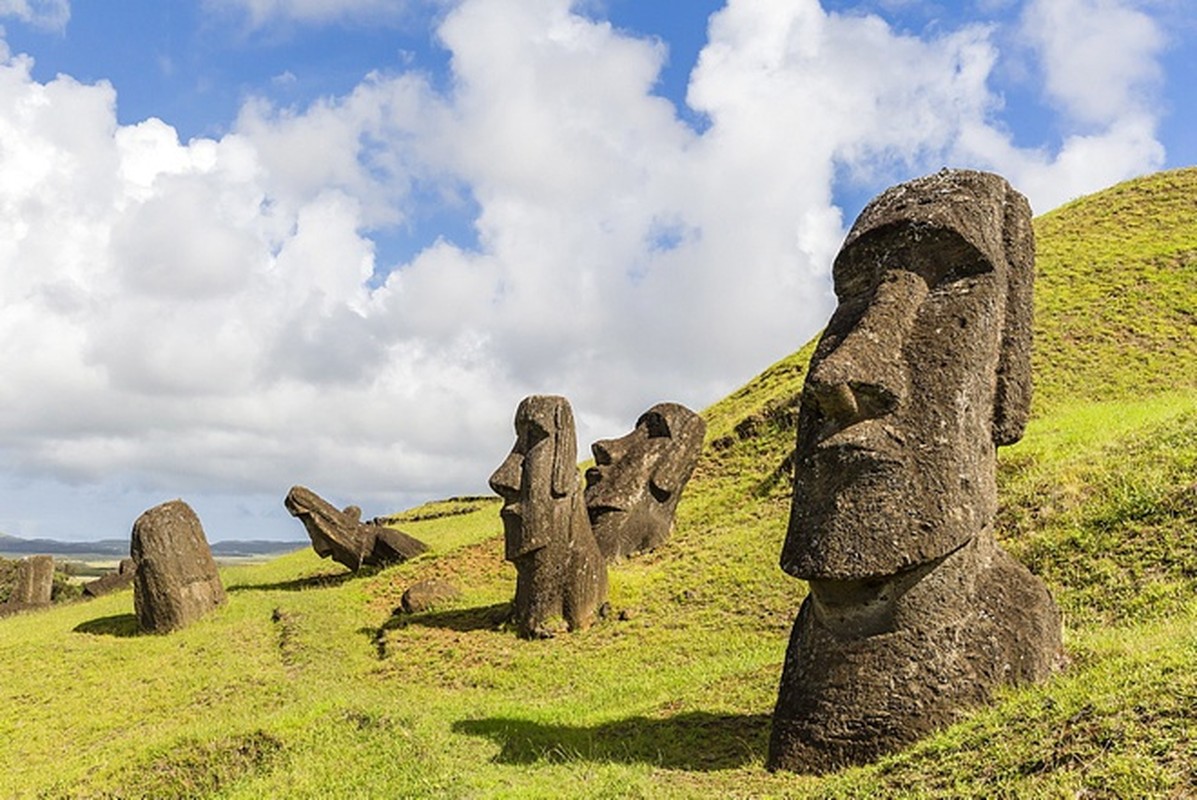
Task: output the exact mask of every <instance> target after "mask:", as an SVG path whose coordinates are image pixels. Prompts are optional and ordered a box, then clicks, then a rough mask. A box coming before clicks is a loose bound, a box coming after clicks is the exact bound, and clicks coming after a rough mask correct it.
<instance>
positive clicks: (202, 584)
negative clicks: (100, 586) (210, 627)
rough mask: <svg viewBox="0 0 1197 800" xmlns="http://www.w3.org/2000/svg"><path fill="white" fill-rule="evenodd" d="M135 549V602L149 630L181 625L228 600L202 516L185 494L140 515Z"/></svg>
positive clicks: (143, 626) (140, 621)
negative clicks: (186, 500)
mask: <svg viewBox="0 0 1197 800" xmlns="http://www.w3.org/2000/svg"><path fill="white" fill-rule="evenodd" d="M129 550H130V555H131V556H132V557H133V562H134V564H135V575H134V579H133V607H134V610H135V611H136V613H137V623H138V625H139V626H140V628H141V629H142V630H143V631H147V632H149V633H167V632H169V631H173V630H177V629H179V628H182V627H184V626H186V625H188V624H190V623H192V622H194V621H195V620H197V619H199V618H200V617H202V616H203V615H205V614H207V613H208V612H210V611H212V610H213V609H215V608H216V607H217V606H219V605H221V604H222V603H224V602H225V593H224V586H223V585H221V582H220V575H219V574H218V573H217V571H216V562H215V561H214V560H213V559H212V550H211V548H210V547H209V546H208V540H207V539H206V538H205V537H204V529H203V527H202V526H201V525H200V521H199V517H197V516H196V515H195V512H194V511H192V510H191V506H189V505H187V504H186V503H184V502H183V501H182V500H171V501H170V502H167V503H163V504H162V505H160V506H155V507H154V508H151V509H150V510H149V511H146V512H145V513H144V514H142V515H141V516H140V517H138V518H137V521H136V522H134V523H133V538H132V543H131V545H130V548H129Z"/></svg>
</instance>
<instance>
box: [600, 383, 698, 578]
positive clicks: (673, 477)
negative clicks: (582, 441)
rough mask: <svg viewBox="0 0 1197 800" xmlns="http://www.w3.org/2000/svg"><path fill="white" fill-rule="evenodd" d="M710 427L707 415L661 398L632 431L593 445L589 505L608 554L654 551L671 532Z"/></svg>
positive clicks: (610, 555) (613, 556)
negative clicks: (676, 512)
mask: <svg viewBox="0 0 1197 800" xmlns="http://www.w3.org/2000/svg"><path fill="white" fill-rule="evenodd" d="M706 429H707V426H706V423H705V422H704V421H703V419H702V417H700V416H698V415H697V414H695V413H694V412H693V411H691V410H690V409H688V408H686V407H685V406H683V405H678V404H677V403H658V404H657V405H655V406H653V407H652V408H650V409H649V410H648V411H645V412H644V413H643V414H641V415H640V419H638V420H636V427H635V428H633V429H632V431H631V432H630V433H628V434H627V435H625V436H621V437H620V438H618V439H602V440H599V441H597V442H595V443H594V444H592V445H591V446H590V450H591V452H592V453H593V454H594V466H593V467H591V468H590V469H588V470H587V471H586V510H587V512H588V513H589V514H590V523H591V526H592V527H593V528H594V538H595V539H596V540H597V541H598V546H599V550H601V551H602V553H603V556H604V557H605V558H607V559H608V560H613V559H619V558H623V557H625V556H628V555H631V554H632V553H637V552H640V551H641V550H652V549H653V548H655V547H657V546H658V545H660V544H661V543H662V542H664V541H665V539H666V538H668V537H669V531H670V529H671V528H672V527H673V515H674V512H675V511H677V504H678V500H680V499H681V496H682V489H683V488H685V486H686V482H687V481H688V480H690V474H691V473H692V472H694V465H695V464H696V463H697V462H698V455H699V453H700V452H701V451H702V439H703V436H704V435H705V434H706Z"/></svg>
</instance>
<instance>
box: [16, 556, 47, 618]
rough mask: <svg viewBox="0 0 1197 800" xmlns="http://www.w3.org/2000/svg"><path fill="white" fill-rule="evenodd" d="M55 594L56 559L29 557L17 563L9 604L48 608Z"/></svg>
mask: <svg viewBox="0 0 1197 800" xmlns="http://www.w3.org/2000/svg"><path fill="white" fill-rule="evenodd" d="M53 593H54V558H53V557H52V556H27V557H25V558H22V559H21V560H20V561H18V562H17V575H16V581H15V582H14V583H13V587H12V595H11V596H10V597H9V602H10V603H12V604H13V605H21V606H48V605H50V599H51V597H52V596H53Z"/></svg>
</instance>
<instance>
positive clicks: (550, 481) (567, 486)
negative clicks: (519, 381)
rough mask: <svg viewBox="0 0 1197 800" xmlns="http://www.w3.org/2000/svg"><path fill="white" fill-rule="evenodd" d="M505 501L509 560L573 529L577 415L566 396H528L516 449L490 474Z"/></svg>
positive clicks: (520, 413)
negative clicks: (575, 425) (571, 518)
mask: <svg viewBox="0 0 1197 800" xmlns="http://www.w3.org/2000/svg"><path fill="white" fill-rule="evenodd" d="M490 488H491V489H492V490H494V492H495V494H497V495H499V497H501V498H503V508H502V510H501V511H500V512H499V515H500V518H501V519H502V520H503V539H504V542H505V549H506V558H507V560H508V561H515V559H517V558H519V557H520V556H524V555H528V554H529V553H532V552H534V551H536V550H539V549H540V548H542V547H545V546H547V545H549V544H551V543H552V542H553V540H554V537H558V536H560V534H562V533H563V532H566V531H568V530H569V527H570V514H571V511H572V505H573V502H574V499H575V496H576V494H577V491H578V445H577V434H576V433H575V427H574V412H573V410H572V409H571V408H570V406H569V402H568V401H567V400H566V399H565V398H564V397H557V396H553V395H532V396H531V397H525V398H524V399H523V400H522V401H521V402H520V404H519V408H517V409H516V412H515V445H514V446H513V447H512V448H511V452H510V453H509V454H508V455H507V458H506V459H505V460H504V461H503V463H502V464H500V465H499V468H498V469H496V470H495V471H494V474H492V475H491V476H490Z"/></svg>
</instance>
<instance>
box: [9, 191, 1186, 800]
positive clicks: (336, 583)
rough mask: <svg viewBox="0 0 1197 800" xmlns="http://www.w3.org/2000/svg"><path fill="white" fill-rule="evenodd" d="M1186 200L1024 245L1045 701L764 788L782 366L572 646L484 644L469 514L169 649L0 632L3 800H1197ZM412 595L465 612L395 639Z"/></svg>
mask: <svg viewBox="0 0 1197 800" xmlns="http://www.w3.org/2000/svg"><path fill="white" fill-rule="evenodd" d="M1195 199H1197V170H1187V171H1181V172H1174V173H1166V174H1163V175H1158V176H1152V177H1149V178H1146V179H1143V180H1141V181H1135V182H1131V183H1130V184H1125V185H1122V186H1119V187H1115V188H1113V189H1111V190H1108V191H1107V192H1103V193H1101V194H1099V195H1095V196H1092V197H1089V198H1085V199H1083V200H1080V201H1077V202H1076V203H1073V204H1071V205H1069V206H1067V207H1065V208H1062V209H1060V210H1058V211H1056V212H1053V213H1052V214H1050V215H1047V216H1045V217H1043V218H1041V219H1040V220H1039V221H1038V223H1037V226H1038V232H1039V242H1040V252H1041V253H1042V256H1041V261H1040V272H1041V275H1042V279H1041V282H1040V284H1039V291H1038V300H1037V303H1038V318H1037V336H1038V342H1039V343H1040V345H1039V350H1038V351H1037V356H1036V374H1037V381H1038V386H1039V395H1038V397H1037V400H1036V417H1035V419H1034V420H1033V421H1032V423H1031V425H1030V428H1029V430H1028V432H1027V436H1026V437H1025V439H1024V441H1023V442H1022V443H1020V444H1018V445H1016V446H1014V447H1011V448H1007V449H1005V450H1004V451H1003V457H1002V465H1001V472H1000V481H1001V491H1002V499H1003V502H1002V509H1001V512H1000V518H999V526H1000V533H1001V538H1002V540H1003V542H1004V544H1005V546H1007V547H1008V548H1010V549H1011V550H1012V551H1013V552H1015V553H1016V554H1017V555H1018V556H1019V557H1020V558H1021V559H1023V560H1024V561H1025V562H1026V563H1028V564H1029V565H1030V566H1031V567H1032V569H1034V570H1035V571H1036V572H1037V573H1039V574H1041V575H1042V576H1043V577H1044V579H1045V580H1046V581H1047V582H1048V584H1049V585H1050V586H1051V588H1052V590H1053V592H1054V593H1055V595H1056V597H1057V599H1058V600H1059V602H1060V604H1061V607H1062V608H1063V609H1064V612H1065V615H1066V626H1067V630H1066V645H1067V648H1068V651H1069V654H1070V656H1071V659H1072V662H1071V666H1070V667H1069V669H1068V670H1067V671H1066V672H1065V673H1064V674H1062V675H1060V676H1059V677H1057V678H1055V679H1053V680H1052V681H1050V682H1048V683H1046V684H1044V685H1042V686H1036V687H1032V688H1027V689H1022V690H1018V691H1014V690H1010V691H1006V692H1004V693H1002V694H1001V696H1000V697H999V698H998V699H997V702H996V703H995V704H994V705H993V706H992V707H990V708H986V709H980V710H976V711H974V712H972V713H969V714H966V715H964V716H963V717H962V719H961V721H960V722H959V723H958V724H957V725H955V726H954V727H952V728H950V729H948V730H946V731H944V732H942V733H940V734H937V735H935V736H933V737H931V738H929V739H927V740H926V741H924V742H922V743H920V744H919V745H918V746H916V747H914V748H912V749H911V750H909V751H907V752H905V753H902V754H900V755H897V756H894V757H891V758H888V759H885V760H883V761H881V762H879V763H878V764H875V765H872V766H869V767H866V768H860V769H852V770H847V771H845V772H843V773H840V774H838V775H833V776H828V777H825V778H812V777H805V776H796V775H770V774H769V773H767V772H765V771H764V769H763V767H762V764H763V760H764V754H765V746H766V740H767V736H768V725H769V714H770V712H771V709H772V704H773V700H774V697H775V692H776V683H777V679H778V676H779V674H780V667H781V661H782V655H783V650H784V646H785V640H786V637H787V635H788V632H789V628H790V625H791V623H792V621H793V616H794V613H795V611H796V609H797V607H798V604H799V602H800V601H801V598H802V596H803V593H804V588H803V584H802V583H801V582H799V581H795V580H792V579H790V578H788V577H786V576H784V575H783V574H782V573H781V572H780V570H778V568H777V567H776V562H777V557H778V552H779V548H780V543H781V539H782V536H783V534H784V530H785V521H786V515H787V513H788V500H787V497H788V492H789V486H788V480H789V478H788V471H787V457H788V455H789V453H790V450H791V448H792V446H793V435H794V431H793V425H794V413H793V407H794V402H795V400H796V397H797V395H798V392H799V391H800V389H801V384H802V378H803V374H804V370H805V364H806V360H807V358H808V356H809V352H800V353H796V354H795V355H794V356H791V357H789V358H786V359H783V360H782V361H780V362H778V363H777V364H775V365H773V366H772V367H770V368H769V369H767V370H766V371H765V372H763V373H762V374H761V375H760V376H758V377H757V378H755V379H754V380H753V381H751V382H750V383H749V384H748V385H747V386H745V387H744V388H743V389H741V390H740V391H738V392H735V393H734V394H732V395H730V396H729V397H728V398H726V399H725V400H723V401H721V402H719V403H717V404H716V405H714V406H712V407H711V408H710V409H708V410H707V412H706V417H707V419H708V422H709V432H708V442H707V446H706V448H705V450H704V453H703V456H702V458H701V460H700V463H699V466H698V469H697V471H696V474H695V477H694V478H693V479H692V481H691V483H690V485H689V487H688V488H687V490H686V495H685V498H684V499H683V502H682V504H681V507H680V508H679V512H678V523H677V529H676V532H675V534H674V536H673V537H672V538H671V539H670V540H669V542H668V543H667V544H666V545H665V546H664V547H662V548H661V549H659V550H658V551H656V552H655V553H652V554H649V555H647V556H645V557H641V558H637V559H635V560H632V561H629V562H626V563H624V564H621V565H619V566H617V567H615V568H613V569H612V572H611V601H612V606H613V612H612V614H611V616H610V617H609V618H608V619H606V620H605V621H603V622H602V623H601V624H600V625H598V626H596V627H595V628H594V629H592V630H590V631H587V632H585V633H581V634H576V635H571V636H563V637H559V638H558V639H555V640H552V641H546V642H525V641H520V640H518V639H516V638H515V636H514V635H513V634H512V633H511V632H510V631H508V630H505V629H503V627H502V625H501V619H502V614H503V611H504V606H505V603H506V601H507V600H508V599H509V597H510V594H511V592H512V590H513V586H514V580H515V573H514V570H513V569H512V568H511V566H510V565H509V564H506V563H505V562H503V561H502V554H501V545H500V541H499V537H500V530H501V527H500V524H499V521H498V515H497V502H496V501H488V500H485V499H478V498H461V499H457V500H454V501H445V502H442V503H438V504H434V505H430V506H428V507H424V508H421V509H413V510H412V511H410V512H407V513H406V514H403V515H399V517H397V519H396V522H395V524H397V525H399V526H400V527H402V528H403V529H405V530H407V531H409V532H410V533H412V534H414V535H416V536H419V537H421V538H423V539H425V540H426V541H427V542H429V544H430V545H432V551H431V552H430V553H428V554H426V555H424V556H421V557H420V558H419V559H417V560H415V561H414V562H412V563H409V564H405V565H402V566H399V567H394V568H391V569H387V570H384V571H381V572H378V573H375V574H371V575H366V576H356V577H351V576H348V575H347V574H345V573H344V571H343V570H342V569H341V568H340V567H338V566H337V565H335V564H330V563H329V562H322V561H320V560H319V559H317V558H316V556H315V555H314V554H313V553H312V552H310V551H302V552H297V553H295V554H292V555H289V556H286V557H283V558H281V559H278V560H276V561H273V562H271V563H269V564H266V565H261V566H256V567H239V568H230V569H227V570H225V571H224V573H223V577H224V580H225V584H226V586H228V587H229V589H230V592H229V594H230V601H229V604H228V605H227V607H225V608H224V609H222V610H220V611H219V612H217V613H216V614H214V615H213V616H211V617H210V618H208V619H205V620H203V621H201V622H200V623H198V624H196V625H194V626H192V627H191V628H188V629H186V630H184V631H182V632H179V633H176V634H172V635H170V636H165V637H150V636H138V635H136V631H135V623H134V620H133V617H132V614H131V611H132V608H131V603H132V601H131V595H130V593H129V592H125V593H122V594H118V595H115V596H111V597H106V598H102V599H100V600H96V601H92V602H90V603H86V604H84V603H80V604H73V605H68V606H65V607H61V608H57V609H55V610H53V611H49V612H44V613H40V614H28V615H21V616H17V617H12V618H8V619H4V620H0V674H3V676H4V677H3V679H2V680H0V741H3V742H4V743H5V746H4V747H3V749H2V751H0V796H3V797H9V796H13V797H200V796H213V797H230V798H232V797H238V798H252V797H330V796H336V797H353V796H360V797H412V796H428V797H520V798H524V797H560V796H579V797H637V796H640V797H712V796H729V797H757V796H762V797H764V796H767V797H894V796H912V797H970V796H971V797H994V796H1008V797H1017V796H1029V797H1078V796H1085V797H1183V796H1190V795H1197V767H1195V765H1197V383H1195V381H1197V375H1194V372H1195V370H1194V365H1197V339H1195V338H1194V337H1195V336H1197V334H1195V332H1194V318H1193V313H1194V303H1197V263H1195V261H1194V255H1193V254H1194V252H1195V251H1197V205H1194V201H1195ZM1157 209H1158V212H1157ZM1087 242H1094V243H1095V244H1094V245H1093V249H1092V250H1090V249H1088V247H1087V245H1086V243H1087ZM1115 287H1129V288H1123V289H1121V290H1118V291H1116V290H1115ZM1130 288H1133V289H1134V292H1130ZM424 577H440V578H446V579H449V580H452V581H454V582H455V583H457V584H458V585H459V586H460V587H461V588H462V589H463V596H462V598H461V599H460V600H458V601H455V602H453V603H452V604H451V605H449V606H447V607H445V608H441V609H437V610H434V611H430V612H426V613H423V614H417V615H410V616H404V615H393V614H392V613H391V612H392V610H393V609H394V608H395V607H396V606H397V605H398V604H399V598H400V595H401V593H402V591H403V590H404V588H406V587H407V586H408V585H410V584H411V583H412V582H414V581H415V580H417V579H420V578H424Z"/></svg>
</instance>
